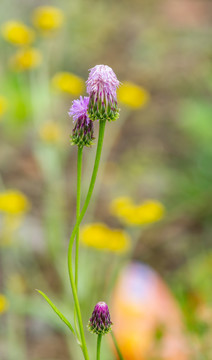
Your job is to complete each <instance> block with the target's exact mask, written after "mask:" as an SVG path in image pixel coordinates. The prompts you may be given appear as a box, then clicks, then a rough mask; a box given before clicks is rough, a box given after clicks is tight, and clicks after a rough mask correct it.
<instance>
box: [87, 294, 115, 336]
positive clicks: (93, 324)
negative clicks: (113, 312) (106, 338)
mask: <svg viewBox="0 0 212 360" xmlns="http://www.w3.org/2000/svg"><path fill="white" fill-rule="evenodd" d="M111 325H112V322H111V320H110V313H109V309H108V306H107V304H106V303H105V302H103V301H100V302H98V303H97V304H96V306H95V308H94V311H93V313H92V317H91V318H90V320H89V323H88V328H89V330H90V331H91V332H92V333H95V334H102V335H104V334H107V333H109V332H110V331H111Z"/></svg>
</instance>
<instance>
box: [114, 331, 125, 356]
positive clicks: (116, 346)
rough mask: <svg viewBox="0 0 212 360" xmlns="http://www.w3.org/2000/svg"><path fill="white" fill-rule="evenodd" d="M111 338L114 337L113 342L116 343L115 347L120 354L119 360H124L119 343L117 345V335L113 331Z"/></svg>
mask: <svg viewBox="0 0 212 360" xmlns="http://www.w3.org/2000/svg"><path fill="white" fill-rule="evenodd" d="M111 336H112V339H113V342H114V345H115V348H116V351H117V353H118V356H119V360H124V358H123V356H122V353H121V351H120V349H119V346H118V343H117V340H116V338H115V335H114V333H113V331H111Z"/></svg>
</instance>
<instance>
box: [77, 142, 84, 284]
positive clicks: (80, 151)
mask: <svg viewBox="0 0 212 360" xmlns="http://www.w3.org/2000/svg"><path fill="white" fill-rule="evenodd" d="M82 151H83V147H80V146H78V155H77V206H76V219H77V220H78V219H79V216H80V195H81V174H82ZM78 263H79V228H78V229H77V233H76V252H75V285H76V289H77V287H78V267H79V266H78Z"/></svg>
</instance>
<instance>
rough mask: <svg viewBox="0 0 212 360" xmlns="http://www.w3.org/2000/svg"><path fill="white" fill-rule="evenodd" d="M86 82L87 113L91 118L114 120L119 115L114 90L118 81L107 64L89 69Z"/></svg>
mask: <svg viewBox="0 0 212 360" xmlns="http://www.w3.org/2000/svg"><path fill="white" fill-rule="evenodd" d="M86 84H87V92H88V94H89V106H88V113H89V117H90V118H91V119H92V120H98V119H99V120H109V121H110V120H116V119H117V118H118V116H119V109H118V108H117V95H116V90H117V87H118V86H119V81H118V79H117V77H116V75H115V73H114V72H113V70H112V69H111V68H110V67H109V66H107V65H96V66H95V67H93V68H92V69H90V74H89V77H88V80H87V82H86Z"/></svg>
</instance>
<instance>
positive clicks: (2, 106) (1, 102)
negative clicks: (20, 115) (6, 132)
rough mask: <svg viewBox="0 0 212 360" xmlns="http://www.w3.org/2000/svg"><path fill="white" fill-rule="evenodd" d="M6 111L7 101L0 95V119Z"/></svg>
mask: <svg viewBox="0 0 212 360" xmlns="http://www.w3.org/2000/svg"><path fill="white" fill-rule="evenodd" d="M6 110H7V99H6V98H5V97H4V96H1V95H0V119H1V116H2V115H4V113H5V111H6Z"/></svg>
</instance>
